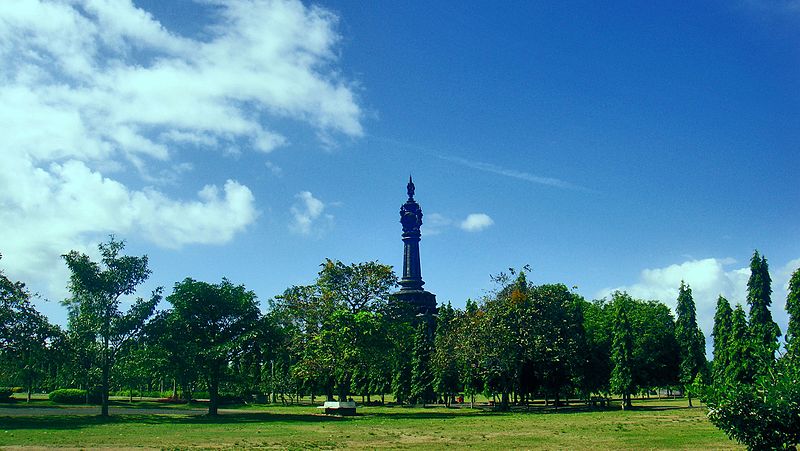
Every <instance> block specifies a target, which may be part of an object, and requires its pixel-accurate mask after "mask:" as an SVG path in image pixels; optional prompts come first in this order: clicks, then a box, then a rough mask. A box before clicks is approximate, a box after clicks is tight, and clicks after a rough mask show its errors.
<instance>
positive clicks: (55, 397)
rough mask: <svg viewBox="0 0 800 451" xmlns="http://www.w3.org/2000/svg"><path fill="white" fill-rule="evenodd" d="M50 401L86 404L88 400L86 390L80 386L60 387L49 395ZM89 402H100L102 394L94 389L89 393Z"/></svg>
mask: <svg viewBox="0 0 800 451" xmlns="http://www.w3.org/2000/svg"><path fill="white" fill-rule="evenodd" d="M48 397H49V398H50V401H53V402H57V403H59V404H84V403H85V402H86V390H81V389H78V388H59V389H58V390H53V391H52V392H50V394H49V395H48ZM89 403H91V404H100V394H99V393H98V392H97V391H95V390H93V391H92V392H91V393H90V394H89Z"/></svg>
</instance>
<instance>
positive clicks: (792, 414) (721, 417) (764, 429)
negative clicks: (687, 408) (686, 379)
mask: <svg viewBox="0 0 800 451" xmlns="http://www.w3.org/2000/svg"><path fill="white" fill-rule="evenodd" d="M706 403H707V404H708V406H709V410H708V417H709V419H710V420H711V422H712V423H714V425H715V426H717V427H718V428H720V429H722V430H723V431H724V432H725V433H726V434H727V435H728V436H729V437H730V438H732V439H734V440H736V441H738V442H739V443H741V444H743V445H745V446H747V448H748V449H753V450H755V449H759V450H760V449H795V447H796V446H797V444H798V443H800V368H798V367H797V366H792V365H781V364H779V365H778V368H776V369H775V371H773V372H771V373H770V374H768V375H764V376H762V377H760V378H759V379H758V380H757V381H756V382H755V383H754V384H742V383H733V384H717V385H715V386H713V387H711V388H710V389H709V390H708V391H707V393H706Z"/></svg>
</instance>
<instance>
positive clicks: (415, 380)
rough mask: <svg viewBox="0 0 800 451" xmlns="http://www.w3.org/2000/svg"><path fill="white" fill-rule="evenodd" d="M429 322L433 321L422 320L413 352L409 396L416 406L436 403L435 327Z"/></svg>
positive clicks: (417, 329) (416, 332) (416, 333)
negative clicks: (432, 361) (432, 365)
mask: <svg viewBox="0 0 800 451" xmlns="http://www.w3.org/2000/svg"><path fill="white" fill-rule="evenodd" d="M429 321H432V319H429V318H423V319H422V320H420V321H419V323H418V324H417V327H416V331H415V333H414V347H413V349H412V350H411V393H410V394H409V398H410V399H411V402H412V403H414V404H417V403H423V404H425V403H427V402H432V401H434V399H433V397H434V394H433V378H434V375H433V368H431V354H432V353H433V349H432V348H433V337H432V336H431V335H432V329H433V327H432V324H430V323H429Z"/></svg>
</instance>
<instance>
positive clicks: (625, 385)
mask: <svg viewBox="0 0 800 451" xmlns="http://www.w3.org/2000/svg"><path fill="white" fill-rule="evenodd" d="M611 302H612V306H613V309H614V324H613V326H612V338H611V362H612V365H613V368H612V370H611V381H610V385H611V390H612V391H613V392H615V393H620V394H621V395H622V409H623V410H624V409H626V408H629V407H631V394H632V393H634V392H635V391H636V386H635V385H634V380H633V363H634V362H633V334H634V330H633V327H632V326H631V320H630V310H631V304H632V302H633V301H632V299H631V297H630V296H629V295H628V294H627V293H621V292H619V291H615V292H614V293H613V294H612V301H611Z"/></svg>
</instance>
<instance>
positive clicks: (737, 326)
mask: <svg viewBox="0 0 800 451" xmlns="http://www.w3.org/2000/svg"><path fill="white" fill-rule="evenodd" d="M752 345H753V342H752V340H750V336H749V335H748V330H747V318H746V317H745V313H744V309H742V305H741V304H737V305H736V307H735V308H734V309H733V315H732V317H731V338H730V341H729V342H728V353H729V354H728V357H729V359H730V360H729V362H730V364H729V365H728V367H727V368H726V370H725V376H724V378H723V379H724V380H725V381H726V382H728V383H732V382H738V383H745V384H749V383H752V382H753V380H754V379H755V373H756V369H755V367H754V366H753V365H754V362H755V360H754V359H753V356H752V352H753V351H752V347H753V346H752Z"/></svg>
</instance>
